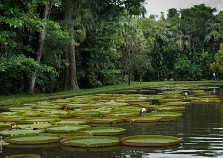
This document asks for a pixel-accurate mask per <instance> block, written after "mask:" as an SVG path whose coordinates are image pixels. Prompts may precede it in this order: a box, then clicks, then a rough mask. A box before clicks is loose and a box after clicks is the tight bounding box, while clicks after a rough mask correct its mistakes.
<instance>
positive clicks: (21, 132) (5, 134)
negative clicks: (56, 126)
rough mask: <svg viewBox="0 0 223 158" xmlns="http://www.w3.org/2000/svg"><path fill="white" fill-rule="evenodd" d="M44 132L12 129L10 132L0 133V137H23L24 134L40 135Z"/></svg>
mask: <svg viewBox="0 0 223 158" xmlns="http://www.w3.org/2000/svg"><path fill="white" fill-rule="evenodd" d="M41 132H44V130H41V129H39V130H32V129H12V130H3V131H0V135H4V136H14V135H25V134H34V133H41Z"/></svg>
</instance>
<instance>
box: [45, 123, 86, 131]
mask: <svg viewBox="0 0 223 158" xmlns="http://www.w3.org/2000/svg"><path fill="white" fill-rule="evenodd" d="M89 127H90V126H88V125H56V126H51V127H48V128H46V131H47V132H52V133H65V132H69V133H70V132H76V131H77V130H80V129H82V128H89Z"/></svg>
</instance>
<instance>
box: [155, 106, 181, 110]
mask: <svg viewBox="0 0 223 158" xmlns="http://www.w3.org/2000/svg"><path fill="white" fill-rule="evenodd" d="M154 109H155V110H157V111H183V110H185V107H184V106H156V107H155V108H154Z"/></svg>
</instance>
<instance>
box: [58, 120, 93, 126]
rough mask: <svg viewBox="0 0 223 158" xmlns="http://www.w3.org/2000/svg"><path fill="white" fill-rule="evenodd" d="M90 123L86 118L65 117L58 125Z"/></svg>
mask: <svg viewBox="0 0 223 158" xmlns="http://www.w3.org/2000/svg"><path fill="white" fill-rule="evenodd" d="M88 123H89V121H87V120H85V119H65V120H61V121H60V122H57V124H58V125H85V124H88Z"/></svg>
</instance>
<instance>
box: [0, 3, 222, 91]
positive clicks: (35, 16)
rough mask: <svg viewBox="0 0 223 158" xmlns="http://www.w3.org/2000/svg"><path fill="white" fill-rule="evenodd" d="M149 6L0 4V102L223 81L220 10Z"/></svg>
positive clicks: (126, 4)
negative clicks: (124, 86)
mask: <svg viewBox="0 0 223 158" xmlns="http://www.w3.org/2000/svg"><path fill="white" fill-rule="evenodd" d="M144 3H145V0H91V1H88V0H79V1H76V0H72V1H71V0H7V1H1V2H0V83H1V86H0V95H9V94H20V93H49V92H57V91H63V90H75V89H78V88H89V87H98V86H104V85H112V84H118V83H122V82H127V81H129V83H130V80H135V81H140V82H141V81H163V80H187V81H191V80H194V81H197V80H203V79H212V78H213V76H212V74H213V72H215V73H216V74H217V77H218V79H221V78H222V77H223V50H222V49H223V11H220V12H217V10H216V9H215V8H211V7H208V6H206V5H204V4H201V5H195V6H193V7H191V8H187V9H181V10H177V9H175V8H170V9H169V10H168V14H167V17H166V18H165V17H164V14H161V16H160V18H159V19H158V20H157V16H156V15H150V16H149V17H145V15H146V9H145V7H144Z"/></svg>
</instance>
